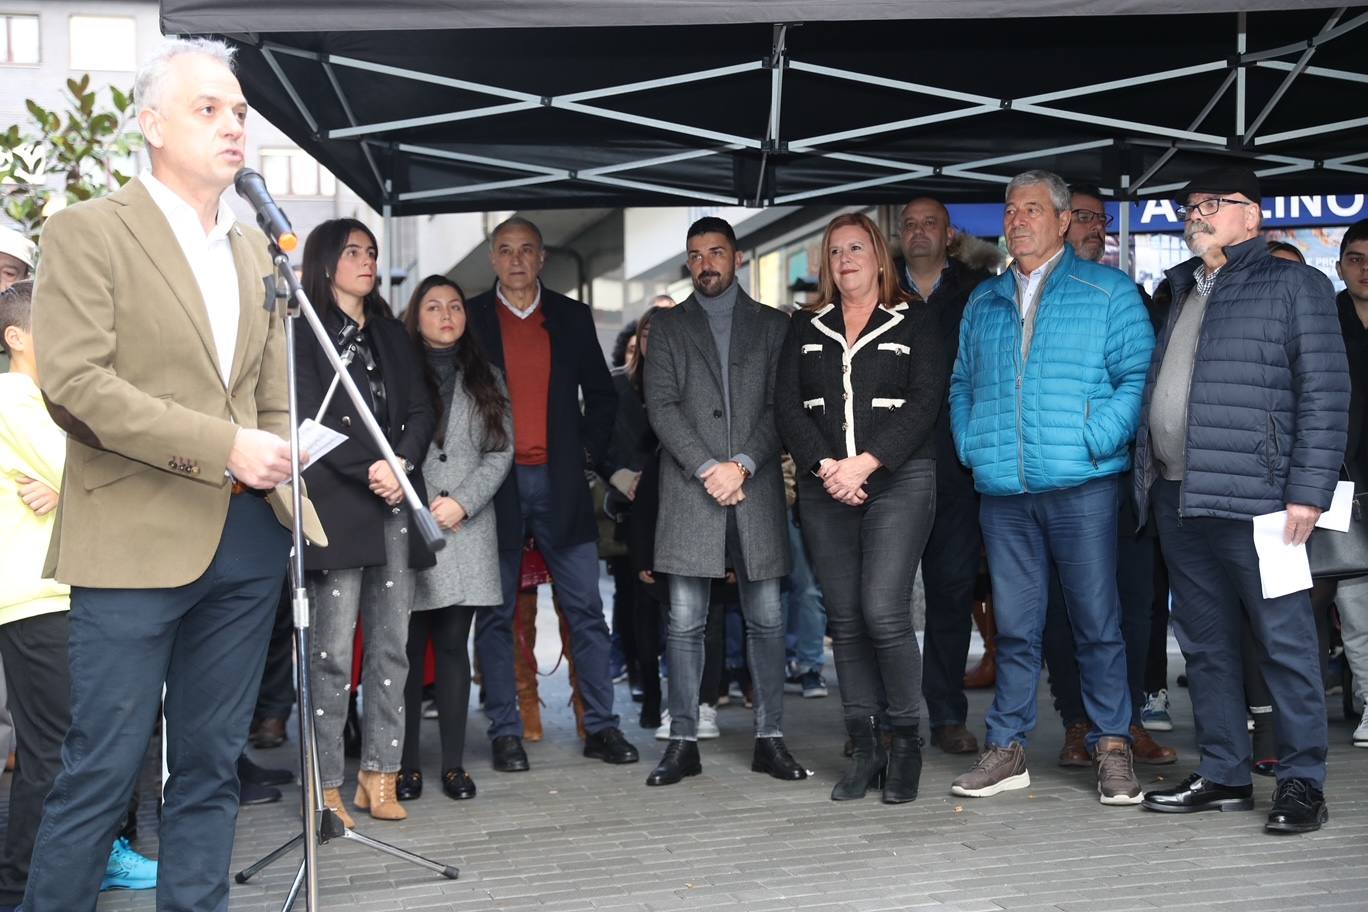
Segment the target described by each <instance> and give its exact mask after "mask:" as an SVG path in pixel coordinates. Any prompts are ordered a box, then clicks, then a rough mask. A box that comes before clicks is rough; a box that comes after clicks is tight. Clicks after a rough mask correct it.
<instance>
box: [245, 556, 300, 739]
mask: <svg viewBox="0 0 1368 912" xmlns="http://www.w3.org/2000/svg"><path fill="white" fill-rule="evenodd" d="M294 703H295V681H294V606H293V604H291V602H290V583H289V580H286V582H285V585H284V586H282V587H281V589H280V604H279V605H277V606H276V617H275V626H274V627H272V628H271V645H270V646H268V647H267V648H266V667H265V668H264V669H263V670H262V672H261V690H260V691H259V692H258V693H257V702H256V712H255V713H254V714H253V716H252V723H253V724H256V723H257V722H260V721H261V720H262V719H279V720H281V721H282V722H285V721H288V720H289V718H290V710H292V709H293V708H294Z"/></svg>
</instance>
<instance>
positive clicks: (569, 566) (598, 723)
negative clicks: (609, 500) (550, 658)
mask: <svg viewBox="0 0 1368 912" xmlns="http://www.w3.org/2000/svg"><path fill="white" fill-rule="evenodd" d="M514 471H516V472H517V473H518V495H519V498H520V500H521V502H522V521H523V531H524V532H525V533H530V534H531V535H532V537H533V538H534V539H535V540H536V542H537V550H538V551H540V552H541V555H542V557H544V558H545V559H546V566H547V568H548V569H549V570H550V571H551V579H552V581H553V585H554V586H555V587H556V599H557V602H558V604H559V605H560V610H561V611H562V612H563V613H564V615H565V619H566V622H567V623H568V624H569V625H570V643H569V646H570V651H571V654H572V655H573V656H574V658H575V673H576V674H577V675H578V676H579V687H580V696H581V697H583V699H584V729H585V731H587V732H589V733H590V734H595V733H597V732H601V731H603V730H604V729H608V728H616V727H617V726H618V717H617V716H616V715H614V714H613V680H612V678H611V677H610V676H609V671H608V653H609V642H608V624H607V622H606V621H604V619H603V598H602V596H600V595H599V586H598V581H599V559H598V542H594V541H588V542H581V543H579V544H574V545H564V546H556V545H553V544H551V542H552V531H551V530H552V528H553V522H552V520H553V516H552V514H551V509H552V507H551V503H552V501H551V480H550V475H549V473H548V471H547V468H546V466H522V465H520V466H517V467H516V468H515V469H514ZM519 537H522V536H519ZM521 571H522V551H521V550H517V551H513V550H507V551H500V552H499V573H500V576H501V577H502V582H503V595H504V603H503V605H502V606H501V607H498V608H492V609H490V610H488V611H481V612H479V613H478V614H477V615H476V617H475V649H476V650H477V651H478V652H479V653H480V670H481V672H482V673H483V675H484V689H485V713H486V714H487V715H488V716H489V737H491V738H497V737H499V736H501V735H517V736H519V737H521V736H522V730H523V729H522V719H521V718H520V717H519V716H518V694H517V687H516V685H515V683H514V678H513V608H514V605H515V604H516V603H517V599H518V581H519V578H520V575H521Z"/></svg>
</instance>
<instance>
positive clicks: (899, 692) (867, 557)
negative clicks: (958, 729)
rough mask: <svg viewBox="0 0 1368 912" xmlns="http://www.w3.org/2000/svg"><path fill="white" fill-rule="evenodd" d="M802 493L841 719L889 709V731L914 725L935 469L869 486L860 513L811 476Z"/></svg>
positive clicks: (924, 465) (906, 467) (905, 469)
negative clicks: (919, 606)
mask: <svg viewBox="0 0 1368 912" xmlns="http://www.w3.org/2000/svg"><path fill="white" fill-rule="evenodd" d="M798 485H799V497H800V499H801V500H802V503H803V540H804V542H805V543H806V544H807V548H808V554H809V556H810V557H811V559H812V569H813V572H814V573H816V574H817V582H818V583H819V584H820V585H821V587H822V598H823V599H824V600H825V601H826V606H827V621H828V624H829V626H830V628H831V643H832V651H833V653H834V654H835V658H836V674H837V676H838V677H839V678H840V683H841V703H842V709H843V712H844V714H845V717H846V718H848V719H849V718H862V717H868V716H873V715H876V714H877V713H878V712H879V710H880V709H881V707H882V703H883V700H884V699H886V700H887V707H888V710H887V711H888V720H889V721H890V722H891V723H892V724H893V725H895V726H896V725H906V726H911V725H916V724H917V722H918V720H919V719H920V717H921V699H920V696H921V694H920V692H919V688H920V678H921V655H920V654H919V652H918V649H917V637H916V631H915V630H914V629H913V626H912V581H913V578H914V576H915V574H916V569H917V562H918V561H919V560H920V559H921V556H922V550H923V549H924V548H925V547H926V539H927V535H928V534H929V532H930V531H931V525H932V522H933V517H934V514H935V503H936V463H935V460H933V459H911V460H908V461H907V462H906V463H904V464H903V465H901V466H899V467H898V469H897V471H896V472H894V473H892V474H891V476H889V477H886V478H883V479H880V480H879V481H878V482H876V483H871V484H869V485H867V487H866V490H867V492H868V494H869V499H868V500H866V501H865V502H864V503H863V504H861V505H860V506H858V507H851V506H847V505H845V504H842V503H839V502H837V501H836V500H834V499H832V497H831V496H830V495H828V494H827V493H826V491H825V490H823V488H822V484H821V482H820V481H818V480H817V479H815V478H813V477H812V476H811V475H803V476H800V477H799V479H798ZM961 674H963V672H962V671H961ZM881 698H882V699H881Z"/></svg>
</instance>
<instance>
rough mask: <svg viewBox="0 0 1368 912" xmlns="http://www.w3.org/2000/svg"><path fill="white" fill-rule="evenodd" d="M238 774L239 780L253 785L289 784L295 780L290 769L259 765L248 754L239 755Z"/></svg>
mask: <svg viewBox="0 0 1368 912" xmlns="http://www.w3.org/2000/svg"><path fill="white" fill-rule="evenodd" d="M237 774H238V780H239V781H241V782H244V783H247V782H250V783H251V784H252V785H289V784H290V783H292V782H294V773H292V772H290V771H289V770H282V769H267V768H266V767H264V766H257V765H256V764H255V763H253V762H252V761H251V760H249V759H247V755H246V754H242V755H241V756H239V757H238V761H237ZM277 797H279V796H277Z"/></svg>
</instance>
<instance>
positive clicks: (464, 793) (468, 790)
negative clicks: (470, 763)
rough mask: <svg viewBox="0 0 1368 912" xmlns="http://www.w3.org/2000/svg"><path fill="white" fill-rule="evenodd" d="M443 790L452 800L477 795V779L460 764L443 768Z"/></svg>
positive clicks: (460, 799)
mask: <svg viewBox="0 0 1368 912" xmlns="http://www.w3.org/2000/svg"><path fill="white" fill-rule="evenodd" d="M442 791H444V792H446V796H447V797H448V798H450V799H451V800H452V801H465V800H466V799H468V798H474V797H475V780H474V779H471V778H470V775H469V774H468V773H466V771H465V770H463V769H461V768H460V767H459V766H454V767H452V768H451V769H444V770H442Z"/></svg>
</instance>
